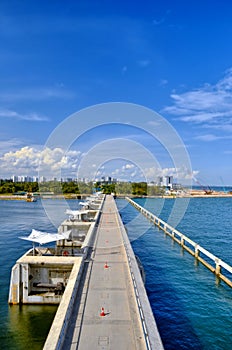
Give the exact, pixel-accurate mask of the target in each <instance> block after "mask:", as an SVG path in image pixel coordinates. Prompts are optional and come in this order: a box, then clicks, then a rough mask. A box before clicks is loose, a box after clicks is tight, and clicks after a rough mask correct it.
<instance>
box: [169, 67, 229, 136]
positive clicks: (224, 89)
mask: <svg viewBox="0 0 232 350" xmlns="http://www.w3.org/2000/svg"><path fill="white" fill-rule="evenodd" d="M171 98H172V100H173V104H172V105H171V106H168V107H166V108H164V109H163V112H164V113H168V114H171V115H174V116H176V117H178V119H179V120H181V121H183V122H187V123H195V124H198V125H202V126H204V127H207V128H209V127H210V128H214V129H220V130H226V131H231V130H232V68H231V69H229V70H227V71H226V73H225V75H224V77H223V79H221V80H220V81H218V82H217V83H216V84H205V85H204V86H202V87H200V88H198V89H195V90H191V91H187V92H184V93H181V94H177V93H175V94H172V95H171Z"/></svg>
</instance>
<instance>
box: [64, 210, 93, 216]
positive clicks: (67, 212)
mask: <svg viewBox="0 0 232 350" xmlns="http://www.w3.org/2000/svg"><path fill="white" fill-rule="evenodd" d="M88 212H89V211H88V210H70V209H67V210H66V212H65V213H66V214H68V215H72V216H79V215H82V214H88Z"/></svg>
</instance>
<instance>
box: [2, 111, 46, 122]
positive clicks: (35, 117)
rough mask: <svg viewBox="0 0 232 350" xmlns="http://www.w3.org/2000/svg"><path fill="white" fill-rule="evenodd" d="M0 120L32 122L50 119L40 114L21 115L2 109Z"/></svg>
mask: <svg viewBox="0 0 232 350" xmlns="http://www.w3.org/2000/svg"><path fill="white" fill-rule="evenodd" d="M0 118H13V119H19V120H29V121H32V122H41V121H48V120H49V118H48V117H46V116H43V115H39V114H38V113H27V114H21V113H18V112H16V111H13V110H9V109H0Z"/></svg>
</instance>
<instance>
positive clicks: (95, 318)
mask: <svg viewBox="0 0 232 350" xmlns="http://www.w3.org/2000/svg"><path fill="white" fill-rule="evenodd" d="M92 238H94V239H92V240H91V241H92V242H93V246H92V247H88V253H87V255H86V256H85V259H84V260H83V263H82V264H81V266H80V269H79V270H78V269H77V270H76V272H74V274H72V273H73V271H72V273H71V280H72V281H71V283H72V287H71V288H69V283H68V285H67V287H66V290H65V293H64V295H63V298H62V300H61V303H60V305H59V308H58V311H57V314H56V316H55V319H54V322H53V325H52V327H51V329H50V332H49V335H48V338H47V340H46V343H45V345H44V350H53V349H56V350H57V349H65V350H66V349H79V350H87V349H102V350H103V349H104V350H106V349H111V350H114V349H115V350H116V349H117V350H118V349H128V350H129V349H131V350H136V349H138V350H143V349H154V350H155V349H156V350H161V349H163V345H162V342H161V339H160V336H159V333H158V330H157V326H156V322H155V320H154V317H153V313H152V310H151V307H150V303H149V301H148V298H147V294H146V291H145V288H144V285H143V281H142V278H141V274H140V271H139V268H138V265H137V262H136V258H135V256H134V253H133V250H132V248H131V245H130V242H129V240H128V237H127V233H126V231H125V228H124V226H123V224H122V221H121V218H120V216H119V213H118V210H117V207H116V204H115V201H114V199H113V197H112V196H106V198H105V202H104V204H103V206H102V213H101V215H100V221H99V224H98V227H97V229H96V232H95V233H94V237H92ZM80 270H81V274H80ZM75 276H76V278H75Z"/></svg>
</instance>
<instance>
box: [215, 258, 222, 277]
mask: <svg viewBox="0 0 232 350" xmlns="http://www.w3.org/2000/svg"><path fill="white" fill-rule="evenodd" d="M215 264H216V268H215V275H216V276H219V275H220V273H221V266H220V259H215Z"/></svg>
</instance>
